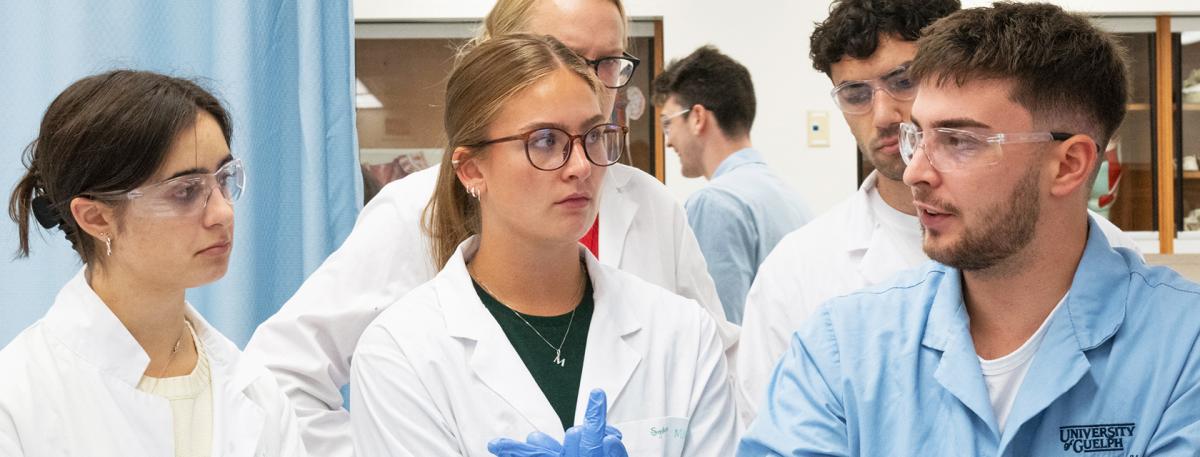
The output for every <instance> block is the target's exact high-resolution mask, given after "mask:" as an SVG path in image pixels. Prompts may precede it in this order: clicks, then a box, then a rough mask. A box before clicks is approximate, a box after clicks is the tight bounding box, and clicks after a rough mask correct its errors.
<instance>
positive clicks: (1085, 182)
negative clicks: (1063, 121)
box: [1050, 134, 1100, 197]
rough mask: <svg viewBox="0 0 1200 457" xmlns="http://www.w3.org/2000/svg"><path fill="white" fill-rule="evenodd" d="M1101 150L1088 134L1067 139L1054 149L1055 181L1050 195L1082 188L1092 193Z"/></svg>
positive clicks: (1057, 195)
mask: <svg viewBox="0 0 1200 457" xmlns="http://www.w3.org/2000/svg"><path fill="white" fill-rule="evenodd" d="M1099 158H1100V151H1098V150H1097V148H1096V142H1095V141H1092V139H1091V138H1090V137H1088V136H1087V135H1083V134H1079V135H1075V136H1072V137H1071V138H1068V139H1066V140H1065V141H1063V142H1062V144H1060V145H1058V147H1057V148H1055V150H1054V156H1053V160H1054V165H1055V167H1054V169H1055V174H1054V181H1053V183H1052V184H1051V186H1050V195H1053V196H1056V197H1063V196H1066V195H1070V194H1072V193H1074V192H1076V191H1079V190H1080V188H1083V193H1084V194H1085V195H1086V194H1088V193H1090V186H1089V184H1091V180H1092V174H1093V173H1094V172H1095V170H1096V167H1097V166H1098V165H1099Z"/></svg>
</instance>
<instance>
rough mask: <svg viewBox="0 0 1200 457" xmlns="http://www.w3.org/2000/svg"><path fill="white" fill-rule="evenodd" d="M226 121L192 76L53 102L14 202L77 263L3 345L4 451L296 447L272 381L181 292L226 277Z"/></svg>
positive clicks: (139, 81)
mask: <svg viewBox="0 0 1200 457" xmlns="http://www.w3.org/2000/svg"><path fill="white" fill-rule="evenodd" d="M232 135H233V127H232V121H231V120H230V117H229V114H228V113H227V112H226V111H225V109H224V108H223V107H222V106H221V104H220V103H219V102H218V101H217V99H216V98H214V97H213V96H212V95H211V94H209V93H208V92H207V91H205V90H204V89H202V88H200V87H199V86H198V85H196V84H195V83H193V82H191V81H188V80H184V79H180V78H174V77H170V76H165V75H160V74H156V73H150V72H144V71H130V70H117V71H111V72H108V73H104V74H100V75H95V76H90V77H87V78H84V79H81V80H79V81H77V82H75V83H74V84H72V85H71V86H70V87H68V88H67V89H66V90H65V91H63V92H62V94H60V95H59V96H58V97H57V98H55V99H54V101H53V102H52V103H51V104H50V107H49V108H48V109H47V110H46V114H45V116H44V117H43V119H42V124H41V128H40V131H39V134H38V137H37V140H35V141H34V142H33V144H32V145H31V146H30V147H29V150H28V151H27V153H28V156H27V160H26V167H27V171H26V173H25V176H24V177H23V178H22V179H21V180H20V182H19V183H18V184H17V187H16V189H15V190H14V191H13V193H12V198H11V200H10V202H9V214H10V216H11V217H12V219H13V221H14V222H16V223H17V227H18V229H19V234H20V243H21V245H20V249H19V251H18V254H19V255H21V256H26V255H28V254H29V239H30V236H31V232H30V227H29V224H30V222H31V220H36V221H37V223H38V224H39V225H40V226H42V227H43V228H46V229H50V230H59V231H61V232H62V233H63V234H65V235H66V237H67V239H68V240H69V241H70V242H71V245H72V247H73V248H74V249H75V251H76V252H77V253H78V254H79V256H80V258H81V259H82V260H83V263H84V267H83V269H81V270H80V271H79V273H78V274H76V275H75V277H74V278H73V279H71V280H70V281H69V282H68V283H67V284H66V285H65V286H63V288H62V290H61V291H60V292H59V294H58V296H57V298H56V299H55V301H54V304H53V306H51V307H50V310H49V311H47V312H46V315H45V317H43V318H42V319H41V320H39V321H38V322H36V323H34V324H33V325H32V326H30V327H29V328H27V329H25V331H23V332H22V333H21V334H20V335H18V336H17V338H16V339H15V340H13V341H12V342H11V343H10V344H9V345H8V346H7V347H5V348H4V350H2V351H0V455H3V456H5V457H14V456H31V457H32V456H51V455H54V456H58V455H89V456H134V455H136V456H152V457H166V456H209V455H225V456H234V455H239V456H240V455H246V456H248V455H261V456H289V457H290V456H298V455H304V447H303V445H302V444H301V441H300V436H299V432H298V430H297V425H296V417H295V414H294V413H293V412H292V409H291V406H290V405H289V403H288V400H287V398H286V397H284V396H283V394H282V393H281V392H280V391H279V388H278V386H277V385H276V383H275V380H274V379H273V378H272V377H271V375H270V373H269V372H267V371H266V369H264V368H263V367H262V366H259V365H256V364H254V363H252V362H250V361H249V360H248V359H247V358H246V357H244V356H242V355H241V354H240V352H239V351H238V349H237V347H236V346H234V344H233V343H232V342H230V341H229V340H228V339H226V338H225V337H224V336H222V335H221V334H220V333H219V332H217V330H216V329H214V328H213V327H212V326H210V325H209V324H208V323H207V322H205V320H204V318H203V317H201V316H200V314H199V313H197V312H196V310H195V309H194V308H192V307H191V306H190V305H189V304H188V303H187V302H186V301H185V300H184V292H185V291H186V290H187V289H189V288H193V287H198V286H201V285H204V284H207V283H210V282H213V281H216V280H217V279H220V278H221V277H222V276H224V275H225V271H226V269H227V268H228V266H229V255H230V252H231V251H232V249H233V221H234V219H233V206H232V205H233V202H234V201H235V200H237V198H238V196H239V195H241V193H242V189H243V188H244V186H245V182H246V181H245V180H246V177H245V171H244V170H243V168H242V162H241V160H240V159H238V158H235V157H234V156H233V155H232V154H231V153H230V149H229V140H230V138H231V137H232Z"/></svg>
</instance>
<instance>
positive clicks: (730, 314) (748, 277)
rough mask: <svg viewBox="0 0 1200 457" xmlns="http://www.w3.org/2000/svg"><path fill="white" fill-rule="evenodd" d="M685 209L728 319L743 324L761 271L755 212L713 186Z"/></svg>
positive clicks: (703, 191)
mask: <svg viewBox="0 0 1200 457" xmlns="http://www.w3.org/2000/svg"><path fill="white" fill-rule="evenodd" d="M684 209H686V210H687V218H688V225H690V226H691V227H692V232H694V233H695V234H696V241H698V242H699V243H700V252H702V253H703V254H704V261H705V262H707V263H708V274H709V275H710V276H712V278H713V282H715V283H716V285H717V295H719V296H720V297H721V305H722V306H723V307H724V308H725V319H726V320H728V321H729V322H733V323H735V324H739V325H740V324H741V323H742V314H743V309H744V303H745V301H746V294H747V293H749V292H750V284H751V283H752V282H754V274H755V272H756V271H757V270H758V261H757V260H756V252H757V247H758V232H757V230H756V229H755V227H754V223H755V222H754V221H755V219H754V217H753V214H752V211H751V209H750V208H749V207H748V206H746V205H745V204H743V203H742V202H741V201H740V200H738V198H737V197H735V196H733V195H732V194H730V193H728V192H726V191H724V190H722V189H715V188H712V187H706V188H704V189H701V190H699V191H697V192H696V193H695V194H692V196H691V197H689V198H688V200H687V203H685V204H684Z"/></svg>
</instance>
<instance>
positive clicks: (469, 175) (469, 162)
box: [450, 146, 485, 195]
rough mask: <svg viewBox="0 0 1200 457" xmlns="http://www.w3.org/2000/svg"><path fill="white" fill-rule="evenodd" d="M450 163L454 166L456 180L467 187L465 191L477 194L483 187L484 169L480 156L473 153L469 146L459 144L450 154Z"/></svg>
mask: <svg viewBox="0 0 1200 457" xmlns="http://www.w3.org/2000/svg"><path fill="white" fill-rule="evenodd" d="M450 159H451V162H450V163H451V165H453V166H454V174H455V175H456V176H458V181H459V182H461V183H462V185H463V187H465V188H466V189H467V193H470V194H472V195H479V194H480V193H482V192H483V190H484V187H485V180H484V176H483V175H484V170H483V167H481V166H480V165H481V164H480V162H481V158H480V157H479V156H478V155H477V154H475V151H473V150H471V148H467V147H463V146H459V147H457V148H454V153H452V154H451V155H450Z"/></svg>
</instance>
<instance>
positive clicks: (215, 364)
mask: <svg viewBox="0 0 1200 457" xmlns="http://www.w3.org/2000/svg"><path fill="white" fill-rule="evenodd" d="M188 320H190V321H191V322H192V326H193V327H194V328H195V329H196V336H197V338H198V339H199V340H200V342H201V344H203V345H204V349H205V351H207V356H208V360H209V366H210V367H212V389H213V448H212V449H213V454H214V455H215V454H220V455H225V456H229V457H250V456H253V455H254V454H255V452H256V451H257V450H258V443H259V440H260V439H261V438H262V433H263V424H264V423H265V420H266V412H265V411H263V410H262V408H261V407H259V406H258V403H257V402H256V401H254V400H252V399H251V398H249V397H248V396H247V395H246V391H247V389H249V388H250V386H251V385H252V384H253V383H254V381H255V380H256V379H258V378H259V377H261V376H267V375H269V374H268V373H267V372H266V370H265V369H263V368H262V367H261V366H259V365H255V364H253V363H249V361H248V360H247V359H246V356H245V355H243V354H241V352H239V351H238V349H237V347H236V346H234V345H233V343H232V342H231V341H229V340H228V339H226V338H225V337H223V336H221V335H220V334H219V333H217V332H216V331H215V330H213V328H212V326H211V325H209V323H208V322H207V321H205V320H204V317H202V316H200V314H199V313H197V312H196V311H195V310H194V309H191V307H189V308H188Z"/></svg>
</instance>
